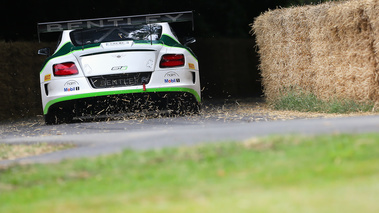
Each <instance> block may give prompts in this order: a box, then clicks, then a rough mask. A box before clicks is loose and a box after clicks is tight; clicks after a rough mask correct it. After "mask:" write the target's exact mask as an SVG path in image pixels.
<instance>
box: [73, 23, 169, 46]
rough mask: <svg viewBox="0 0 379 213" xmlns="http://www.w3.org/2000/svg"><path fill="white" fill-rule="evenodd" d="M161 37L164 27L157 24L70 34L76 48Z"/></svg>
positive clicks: (87, 30) (88, 30) (86, 30)
mask: <svg viewBox="0 0 379 213" xmlns="http://www.w3.org/2000/svg"><path fill="white" fill-rule="evenodd" d="M161 35H162V26H161V25H157V24H149V25H137V26H135V25H134V26H122V27H111V28H93V29H84V30H75V31H72V32H71V33H70V37H71V41H72V43H73V44H74V45H75V46H83V45H86V44H94V43H102V42H111V41H124V40H128V41H130V40H149V41H150V40H153V41H155V40H159V38H160V37H161Z"/></svg>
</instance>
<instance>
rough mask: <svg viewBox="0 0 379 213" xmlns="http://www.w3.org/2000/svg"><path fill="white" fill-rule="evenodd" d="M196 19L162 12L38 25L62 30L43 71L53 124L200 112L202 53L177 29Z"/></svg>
mask: <svg viewBox="0 0 379 213" xmlns="http://www.w3.org/2000/svg"><path fill="white" fill-rule="evenodd" d="M185 21H193V16H192V12H191V11H189V12H176V13H161V14H149V15H139V16H124V17H112V18H101V19H86V20H75V21H65V22H46V23H39V24H38V35H40V33H48V32H61V39H60V41H59V44H58V47H57V49H56V50H55V52H54V53H53V54H52V55H50V50H49V49H48V48H44V49H40V50H39V51H38V53H39V54H40V55H46V56H48V58H47V59H46V61H45V63H44V64H43V68H42V70H41V72H40V85H41V97H42V106H43V114H44V118H45V122H46V124H57V123H67V122H71V121H72V120H73V118H74V117H80V116H83V115H86V114H92V115H93V114H96V115H97V114H101V113H112V112H120V111H121V112H125V111H140V110H142V109H145V110H157V109H158V110H161V109H166V110H168V111H170V112H186V111H192V112H197V111H198V110H199V104H200V102H201V92H200V76H199V65H198V60H197V57H196V55H195V54H194V53H193V52H192V50H191V49H190V48H189V47H188V46H187V45H188V44H190V43H193V42H195V39H194V38H189V39H187V40H186V41H185V43H184V44H181V43H180V42H179V39H178V38H177V36H176V35H175V33H174V32H173V30H172V29H171V27H170V23H172V22H185Z"/></svg>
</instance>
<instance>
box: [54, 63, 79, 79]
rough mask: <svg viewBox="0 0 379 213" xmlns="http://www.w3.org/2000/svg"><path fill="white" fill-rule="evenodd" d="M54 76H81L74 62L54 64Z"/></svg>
mask: <svg viewBox="0 0 379 213" xmlns="http://www.w3.org/2000/svg"><path fill="white" fill-rule="evenodd" d="M53 73H54V76H66V75H77V74H79V71H78V68H77V67H76V65H75V63H73V62H66V63H62V64H54V66H53Z"/></svg>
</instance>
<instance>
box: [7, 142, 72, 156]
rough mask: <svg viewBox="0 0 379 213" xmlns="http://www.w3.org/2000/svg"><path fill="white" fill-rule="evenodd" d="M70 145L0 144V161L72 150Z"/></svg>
mask: <svg viewBox="0 0 379 213" xmlns="http://www.w3.org/2000/svg"><path fill="white" fill-rule="evenodd" d="M73 147H74V145H71V144H54V145H52V144H46V143H36V144H30V145H24V144H0V160H12V159H16V158H20V157H27V156H32V155H39V154H43V153H48V152H55V151H58V150H63V149H69V148H73Z"/></svg>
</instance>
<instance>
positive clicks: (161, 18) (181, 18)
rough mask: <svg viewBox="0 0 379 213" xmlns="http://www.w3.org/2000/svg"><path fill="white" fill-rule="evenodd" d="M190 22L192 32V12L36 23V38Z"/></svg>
mask: <svg viewBox="0 0 379 213" xmlns="http://www.w3.org/2000/svg"><path fill="white" fill-rule="evenodd" d="M187 21H191V22H192V30H194V23H193V12H192V11H184V12H173V13H157V14H147V15H136V16H119V17H110V18H96V19H81V20H71V21H58V22H44V23H38V24H37V28H38V38H39V35H40V34H41V33H51V32H62V31H64V30H75V29H91V28H99V27H118V26H125V25H141V24H152V23H160V22H168V23H172V22H187Z"/></svg>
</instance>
